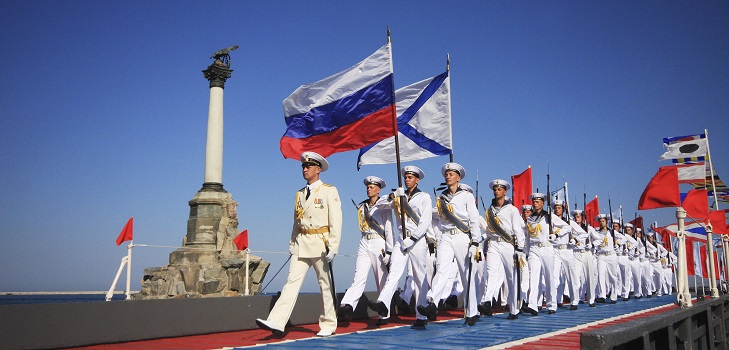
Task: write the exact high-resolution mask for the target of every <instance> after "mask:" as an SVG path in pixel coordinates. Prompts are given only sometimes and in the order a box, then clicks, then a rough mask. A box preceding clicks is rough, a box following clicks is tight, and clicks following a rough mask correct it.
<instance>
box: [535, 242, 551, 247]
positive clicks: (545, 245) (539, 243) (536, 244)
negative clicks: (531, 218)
mask: <svg viewBox="0 0 729 350" xmlns="http://www.w3.org/2000/svg"><path fill="white" fill-rule="evenodd" d="M533 245H534V246H537V247H539V248H547V247H551V246H552V244H551V243H543V242H538V243H535V244H533Z"/></svg>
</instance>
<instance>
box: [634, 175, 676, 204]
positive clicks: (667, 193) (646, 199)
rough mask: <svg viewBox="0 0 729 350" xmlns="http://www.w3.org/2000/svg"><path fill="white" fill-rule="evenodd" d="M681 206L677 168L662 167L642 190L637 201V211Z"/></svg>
mask: <svg viewBox="0 0 729 350" xmlns="http://www.w3.org/2000/svg"><path fill="white" fill-rule="evenodd" d="M680 206H681V193H680V192H679V187H678V168H676V167H675V166H662V167H660V168H658V173H656V175H655V176H653V178H652V179H651V181H650V182H649V183H648V186H646V188H645V190H643V194H641V196H640V200H639V201H638V210H647V209H656V208H670V207H680Z"/></svg>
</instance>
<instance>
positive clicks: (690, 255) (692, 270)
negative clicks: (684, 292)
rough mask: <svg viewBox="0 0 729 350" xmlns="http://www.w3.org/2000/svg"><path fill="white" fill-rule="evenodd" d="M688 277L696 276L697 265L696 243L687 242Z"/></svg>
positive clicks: (688, 240)
mask: <svg viewBox="0 0 729 350" xmlns="http://www.w3.org/2000/svg"><path fill="white" fill-rule="evenodd" d="M686 275H687V276H692V275H696V264H695V260H694V241H693V240H690V239H687V240H686Z"/></svg>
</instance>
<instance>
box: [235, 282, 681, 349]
mask: <svg viewBox="0 0 729 350" xmlns="http://www.w3.org/2000/svg"><path fill="white" fill-rule="evenodd" d="M675 301H676V296H675V295H668V296H661V297H653V298H642V299H639V300H636V299H630V300H629V301H618V302H617V304H596V306H595V307H589V306H588V305H587V304H580V305H579V309H578V310H569V309H567V308H561V309H559V310H558V311H557V313H555V314H552V315H548V314H547V310H546V309H542V311H541V312H540V313H539V316H531V315H519V319H517V320H507V319H506V316H507V314H506V313H504V314H498V315H494V316H493V317H481V320H480V321H479V322H478V323H476V325H474V326H466V325H464V324H463V320H462V319H458V320H451V321H443V322H433V323H429V324H428V326H427V329H425V330H414V329H411V328H410V327H409V326H403V327H394V328H385V329H377V330H371V331H360V332H354V333H347V334H342V335H335V336H332V337H328V338H308V339H300V340H295V341H288V342H282V343H273V344H265V345H260V346H257V347H265V348H266V349H314V348H318V349H402V348H408V349H480V348H484V347H489V346H494V345H499V344H504V343H508V342H512V341H516V340H519V339H524V338H529V337H535V336H539V335H542V334H547V333H551V332H556V331H559V330H563V329H567V328H572V327H576V326H580V325H584V324H587V323H591V322H596V321H601V320H606V319H610V318H613V317H618V316H621V315H626V314H630V313H634V312H638V311H644V310H649V309H653V308H657V307H662V306H666V305H672V304H673V303H674V302H675ZM235 349H243V348H235Z"/></svg>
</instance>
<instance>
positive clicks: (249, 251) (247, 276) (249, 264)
mask: <svg viewBox="0 0 729 350" xmlns="http://www.w3.org/2000/svg"><path fill="white" fill-rule="evenodd" d="M250 268H251V250H250V249H246V294H245V295H251V290H250V289H249V288H248V283H249V279H250V276H249V274H250V272H249V271H250Z"/></svg>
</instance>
